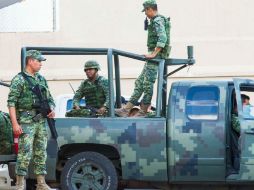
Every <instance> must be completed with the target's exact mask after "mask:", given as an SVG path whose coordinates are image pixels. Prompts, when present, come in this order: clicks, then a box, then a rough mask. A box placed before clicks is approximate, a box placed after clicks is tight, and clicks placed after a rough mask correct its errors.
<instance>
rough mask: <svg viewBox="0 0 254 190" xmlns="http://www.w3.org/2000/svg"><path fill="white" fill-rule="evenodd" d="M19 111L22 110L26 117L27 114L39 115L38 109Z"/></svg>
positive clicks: (21, 112) (21, 113)
mask: <svg viewBox="0 0 254 190" xmlns="http://www.w3.org/2000/svg"><path fill="white" fill-rule="evenodd" d="M19 112H20V115H22V116H25V117H27V116H32V117H33V116H35V115H37V113H36V110H19Z"/></svg>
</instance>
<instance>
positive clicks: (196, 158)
mask: <svg viewBox="0 0 254 190" xmlns="http://www.w3.org/2000/svg"><path fill="white" fill-rule="evenodd" d="M29 49H37V50H40V51H42V53H43V54H44V55H106V56H107V62H108V63H107V64H108V79H109V81H110V83H109V90H110V108H109V116H108V117H104V118H56V123H55V124H56V130H57V133H58V138H57V140H54V139H53V138H50V139H49V141H48V160H47V170H48V175H47V180H48V181H51V182H56V183H59V184H60V186H61V189H64V190H79V189H80V190H81V189H88V190H99V189H101V190H116V189H117V188H118V183H119V182H120V181H122V180H127V181H128V180H135V181H141V182H146V181H147V182H149V185H150V186H149V187H158V188H161V189H169V188H170V189H188V190H189V189H204V188H205V189H209V188H213V189H219V188H220V189H231V188H232V189H234V188H235V186H237V187H238V188H239V189H247V188H248V187H246V186H243V185H246V184H249V185H250V187H249V188H250V189H251V186H252V185H254V184H253V182H254V181H253V180H254V172H253V171H254V143H253V142H254V141H253V138H254V119H253V118H254V117H253V116H252V115H251V114H249V115H247V114H244V111H243V106H242V100H241V94H247V95H248V96H250V97H251V99H254V81H251V80H245V79H233V80H232V81H203V80H202V81H177V82H174V83H172V85H171V88H170V91H169V93H168V92H167V78H168V77H169V76H170V75H172V74H174V73H175V72H177V71H178V70H181V69H183V68H185V67H186V66H189V65H193V64H194V62H195V60H194V59H193V55H192V54H193V52H192V47H188V58H187V59H168V60H154V62H155V64H159V73H158V85H157V99H156V111H155V112H156V113H155V115H154V117H145V118H134V117H129V118H128V117H127V118H120V117H116V116H115V114H114V108H115V107H120V106H121V85H120V84H121V83H120V63H119V56H123V57H128V58H131V59H136V60H139V61H145V58H144V57H143V56H140V55H136V54H132V53H128V52H124V51H120V50H116V49H93V48H92V49H91V48H56V47H55V48H48V47H26V48H22V59H21V60H22V68H23V67H24V63H25V62H24V57H25V52H26V50H29ZM175 65H180V67H179V68H176V69H175V70H173V71H172V72H170V73H168V72H167V70H168V67H169V66H175ZM237 105H238V106H237ZM240 105H241V106H240ZM234 111H236V112H237V120H238V121H239V123H240V126H241V130H240V132H238V133H236V132H235V131H234V130H233V128H232V114H233V113H234ZM49 133H50V131H49ZM9 156H13V155H9ZM0 161H2V162H5V163H7V164H8V166H9V174H10V176H11V178H13V179H14V177H13V176H14V174H13V167H14V166H15V158H13V157H12V159H9V160H8V155H0ZM33 177H34V176H33V175H32V174H29V176H27V178H28V179H29V178H33ZM0 178H1V172H0Z"/></svg>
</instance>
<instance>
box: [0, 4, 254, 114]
mask: <svg viewBox="0 0 254 190" xmlns="http://www.w3.org/2000/svg"><path fill="white" fill-rule="evenodd" d="M142 2H143V1H142V0H138V1H137V0H128V1H126V0H107V1H105V0H75V1H73V0H59V14H60V15H59V17H60V23H59V26H60V27H59V30H58V31H56V32H53V33H51V32H47V33H0V57H1V69H0V80H4V81H7V82H10V80H11V78H12V77H13V76H14V75H15V74H16V73H17V72H19V70H20V49H21V47H22V46H66V47H113V48H116V49H121V50H125V51H130V52H135V53H138V54H144V53H145V52H146V46H145V44H146V32H145V31H144V30H143V20H144V18H145V17H144V14H143V13H141V9H142V6H141V4H142ZM157 3H158V4H159V12H160V13H161V14H163V15H165V16H170V17H171V24H172V31H171V42H172V46H173V49H172V53H171V57H177V58H184V57H186V56H187V55H186V46H187V45H194V48H195V50H194V56H195V58H196V65H195V66H193V67H191V68H190V69H189V70H187V69H185V70H184V71H182V72H179V73H177V74H176V75H175V76H174V77H176V78H174V79H172V80H176V79H177V80H178V79H182V78H186V79H189V78H200V77H201V78H202V80H203V79H204V78H206V77H209V79H210V78H216V79H217V80H218V79H220V78H223V79H225V78H231V77H233V76H237V77H238V76H239V77H249V78H254V74H253V73H254V67H253V66H252V65H253V59H252V57H253V50H254V48H253V45H254V43H253V42H254V25H253V23H254V13H253V7H254V1H253V0H241V1H239V0H189V1H187V0H157ZM34 11H35V14H36V10H34ZM91 58H95V59H98V60H99V61H100V63H101V64H102V67H103V71H102V74H103V75H106V71H105V70H106V67H105V66H104V64H105V63H106V59H105V58H104V57H93V56H78V57H74V56H69V57H68V58H66V57H64V58H63V57H62V58H59V57H57V58H56V57H50V56H48V61H47V63H45V64H44V66H43V69H42V73H43V74H44V75H45V76H46V77H47V79H48V80H49V84H50V88H51V90H52V92H53V94H54V96H56V95H58V94H61V93H70V92H71V89H70V87H69V85H68V82H69V81H72V83H73V86H74V88H77V86H78V84H79V82H80V80H81V79H82V78H83V72H82V69H81V67H82V65H83V63H84V61H85V60H87V59H91ZM121 63H122V64H123V67H122V69H121V73H122V77H123V78H124V79H123V81H122V90H123V94H127V95H129V94H130V93H131V91H132V89H133V81H134V78H135V77H136V76H137V75H138V74H139V72H140V71H141V69H142V66H143V63H142V62H134V61H131V60H129V59H121ZM71 79H75V80H71ZM0 93H1V98H0V105H1V106H0V109H1V110H6V98H7V93H8V90H7V89H6V88H4V87H0Z"/></svg>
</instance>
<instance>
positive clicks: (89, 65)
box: [84, 60, 100, 70]
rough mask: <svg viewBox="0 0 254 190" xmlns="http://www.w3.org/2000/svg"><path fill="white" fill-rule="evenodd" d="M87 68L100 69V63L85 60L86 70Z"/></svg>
mask: <svg viewBox="0 0 254 190" xmlns="http://www.w3.org/2000/svg"><path fill="white" fill-rule="evenodd" d="M86 69H98V70H100V65H99V63H98V62H97V61H95V60H89V61H87V62H85V65H84V70H86Z"/></svg>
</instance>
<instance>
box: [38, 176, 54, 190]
mask: <svg viewBox="0 0 254 190" xmlns="http://www.w3.org/2000/svg"><path fill="white" fill-rule="evenodd" d="M36 190H51V188H50V187H49V186H48V185H47V184H46V182H45V176H44V175H38V176H37V185H36Z"/></svg>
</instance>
